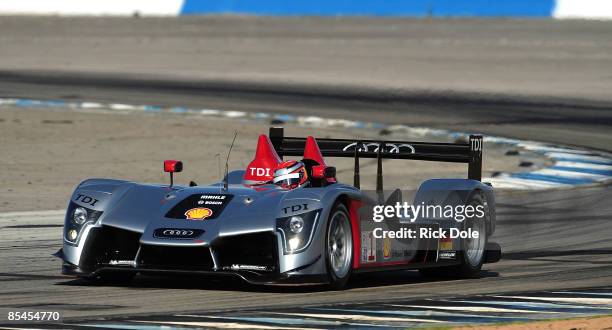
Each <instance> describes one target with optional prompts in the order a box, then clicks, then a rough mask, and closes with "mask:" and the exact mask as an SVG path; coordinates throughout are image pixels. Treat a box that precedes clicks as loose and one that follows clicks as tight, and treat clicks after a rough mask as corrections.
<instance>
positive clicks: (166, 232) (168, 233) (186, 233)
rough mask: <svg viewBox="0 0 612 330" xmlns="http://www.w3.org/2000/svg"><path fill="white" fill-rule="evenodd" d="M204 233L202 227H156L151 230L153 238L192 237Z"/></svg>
mask: <svg viewBox="0 0 612 330" xmlns="http://www.w3.org/2000/svg"><path fill="white" fill-rule="evenodd" d="M202 233H204V230H202V229H181V228H157V229H155V231H153V237H155V238H180V239H194V238H197V237H199V236H200V235H202Z"/></svg>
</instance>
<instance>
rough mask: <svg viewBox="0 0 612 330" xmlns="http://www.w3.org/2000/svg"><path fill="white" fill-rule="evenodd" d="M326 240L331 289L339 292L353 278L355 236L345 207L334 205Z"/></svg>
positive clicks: (326, 257)
mask: <svg viewBox="0 0 612 330" xmlns="http://www.w3.org/2000/svg"><path fill="white" fill-rule="evenodd" d="M325 238H326V240H325V251H326V253H325V263H326V266H327V274H328V276H329V282H330V287H331V288H333V289H335V290H339V289H342V288H343V287H344V286H345V285H346V283H347V282H348V279H349V277H350V276H351V271H352V261H353V234H352V230H351V223H350V220H349V215H348V211H347V209H346V207H345V206H344V205H342V204H340V203H337V204H336V205H334V207H333V209H332V211H331V213H330V216H329V220H328V221H327V230H326V235H325Z"/></svg>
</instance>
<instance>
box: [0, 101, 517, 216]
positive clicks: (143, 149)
mask: <svg viewBox="0 0 612 330" xmlns="http://www.w3.org/2000/svg"><path fill="white" fill-rule="evenodd" d="M268 127H269V125H268V123H267V122H247V121H243V120H238V119H223V118H214V117H202V116H194V115H176V114H144V113H130V114H120V113H108V112H106V113H100V112H98V113H79V112H73V111H70V112H69V111H52V110H28V109H6V108H3V109H0V138H1V141H2V143H1V144H0V155H2V156H1V158H0V166H2V169H3V171H2V172H0V211H17V210H35V209H39V210H41V209H61V208H64V207H65V204H66V201H67V200H68V198H69V196H70V193H71V192H72V190H73V189H74V187H75V186H76V185H77V184H78V183H79V182H80V181H82V180H84V179H87V178H92V177H105V178H120V179H127V180H133V181H143V182H167V180H168V179H167V175H166V174H165V173H163V171H162V162H163V160H164V159H180V160H182V161H183V162H184V164H185V168H184V172H183V173H180V174H178V175H177V182H178V183H179V184H187V183H188V182H189V181H190V180H194V181H195V182H197V183H199V184H206V183H212V182H215V181H217V180H219V178H220V175H219V166H218V158H217V157H215V155H216V154H222V155H223V157H225V155H226V152H227V149H228V147H229V144H230V142H231V139H232V135H233V132H234V131H238V132H239V138H238V140H237V143H236V146H235V148H234V151H233V152H232V157H231V160H230V169H239V168H245V167H246V165H247V164H248V163H249V161H250V160H251V159H252V157H253V156H254V150H255V145H256V139H257V136H258V135H259V134H267V131H268ZM286 127H287V128H286V134H287V135H294V136H306V135H314V136H318V137H339V138H349V137H353V138H355V137H361V138H368V137H370V138H372V137H377V136H378V132H364V131H356V130H349V129H333V130H332V129H312V128H303V127H297V126H293V125H287V126H286ZM377 138H380V137H377ZM391 138H393V139H397V138H399V137H397V136H393V137H388V139H391ZM485 148H486V149H485V150H486V151H485V158H484V164H485V172H484V175H485V176H486V175H490V174H491V172H492V171H493V170H496V171H499V170H502V171H517V170H519V168H518V166H517V165H518V162H519V158H506V157H503V152H504V150H502V149H498V148H487V146H485ZM331 163H332V164H334V165H335V166H336V167H337V169H338V176H339V178H340V180H341V181H343V182H352V180H353V177H352V175H353V172H352V168H353V160H352V159H334V160H333V161H332V162H331ZM384 169H385V180H386V181H385V182H387V187H391V184H393V185H394V186H397V187H402V188H405V189H410V188H415V187H416V185H417V184H419V183H420V182H422V180H425V179H427V178H432V177H465V176H466V172H467V167H466V165H464V164H450V163H426V162H402V161H395V160H389V161H385V162H384ZM375 173H376V161H375V160H363V161H362V188H364V189H372V188H374V187H375Z"/></svg>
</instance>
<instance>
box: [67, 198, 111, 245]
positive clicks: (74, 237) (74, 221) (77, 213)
mask: <svg viewBox="0 0 612 330" xmlns="http://www.w3.org/2000/svg"><path fill="white" fill-rule="evenodd" d="M101 215H102V211H96V210H92V209H89V208H86V207H83V206H79V205H77V204H75V203H70V205H69V206H68V211H67V212H66V221H65V222H64V239H65V241H66V242H67V243H69V244H73V245H74V244H77V243H78V241H79V236H80V235H81V231H82V230H83V228H85V226H86V225H87V224H90V223H94V222H96V221H98V218H99V217H100V216H101Z"/></svg>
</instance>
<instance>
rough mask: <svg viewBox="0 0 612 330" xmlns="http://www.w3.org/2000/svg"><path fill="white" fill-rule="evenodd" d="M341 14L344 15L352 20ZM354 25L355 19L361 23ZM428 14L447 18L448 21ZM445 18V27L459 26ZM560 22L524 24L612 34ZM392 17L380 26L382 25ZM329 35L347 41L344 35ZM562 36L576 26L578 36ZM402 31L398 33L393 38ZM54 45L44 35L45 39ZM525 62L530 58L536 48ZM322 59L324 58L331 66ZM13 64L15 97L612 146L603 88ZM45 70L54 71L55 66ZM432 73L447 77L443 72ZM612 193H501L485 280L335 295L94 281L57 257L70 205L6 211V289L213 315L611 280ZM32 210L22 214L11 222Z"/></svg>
mask: <svg viewBox="0 0 612 330" xmlns="http://www.w3.org/2000/svg"><path fill="white" fill-rule="evenodd" d="M13 23H14V22H13ZM26 23H27V22H26ZM494 23H496V22H490V23H489V24H492V25H494ZM0 24H1V23H0ZM14 24H16V23H14ZM137 24H140V23H137ZM279 24H280V23H279ZM300 24H303V23H300ZM322 24H331V23H322ZM333 24H340V25H341V24H342V20H339V21H337V22H336V21H334V23H333ZM346 24H348V25H349V26H351V24H355V23H354V22H348V23H346ZM428 24H434V25H435V22H433V23H428ZM439 24H440V25H441V27H440V29H443V28H444V26H445V25H446V24H449V23H445V22H440V23H439ZM466 24H467V23H466ZM499 24H501V25H506V26H507V25H511V26H513V27H515V28H516V29H518V30H520V29H521V28H520V26H521V24H520V23H518V24H511V23H509V22H508V21H502V22H499ZM550 24H551V23H548V22H537V21H536V22H530V23H528V24H522V25H523V26H527V28H530V29H532V30H533V31H536V32H538V31H539V32H540V33H542V34H544V35H546V36H549V35H552V36H557V37H558V38H559V39H563V40H566V41H567V43H565V44H563V43H562V44H563V45H564V46H563V47H567V48H568V49H567V50H566V51H567V52H569V53H571V54H580V53H581V52H582V51H584V50H585V49H584V47H582V46H580V45H578V46H576V45H575V44H573V43H572V42H571V41H572V40H577V39H580V36H581V35H585V34H586V35H589V36H591V38H592V39H597V38H598V37H600V38H603V40H605V39H606V38H609V36H610V33H609V31H611V30H612V27H611V26H610V25H609V24H608V25H606V24H602V25H597V24H595V25H593V26H591V25H589V24H586V23H585V24H582V23H580V24H579V23H575V22H569V23H567V24H566V25H563V24H561V25H559V26H560V27H558V28H557V29H552V28H551V27H550V26H549V25H550ZM555 24H557V23H555ZM559 24H560V23H559ZM179 25H180V24H179ZM380 25H384V24H380ZM380 25H376V24H373V26H374V27H376V26H380ZM468 25H469V24H468ZM366 29H367V28H366ZM400 29H401V28H400ZM281 30H282V29H281ZM450 30H452V29H450ZM252 31H255V32H252V33H253V35H251V37H252V38H254V39H255V40H257V29H255V30H252ZM289 31H290V29H289ZM337 31H346V30H341V29H340V30H337ZM458 31H460V29H459V30H458ZM533 31H532V32H533ZM524 32H530V31H524ZM276 33H280V34H282V32H278V31H277V32H276ZM327 33H330V34H332V37H334V36H333V31H332V32H327ZM376 33H378V34H380V33H384V31H383V32H380V31H378V32H376ZM491 33H495V31H492V32H491ZM597 33H601V35H598V34H597ZM606 33H607V34H606ZM16 34H18V33H16ZM289 34H290V33H289ZM338 34H339V36H337V37H335V38H336V39H342V38H344V37H345V36H344V35H343V32H338ZM558 34H561V36H559V35H558ZM517 35H518V37H516V38H517V40H518V42H517V43H516V46H517V47H518V48H517V49H518V50H517V52H519V53H520V52H521V51H523V52H525V53H527V54H529V52H531V51H532V50H531V49H532V48H534V46H533V43H525V42H520V41H521V40H522V39H521V37H520V35H521V33H517ZM562 36H567V39H564V38H563V37H562ZM291 37H292V38H293V37H294V36H291ZM464 37H465V38H468V37H469V36H464ZM389 38H391V39H393V37H392V36H390V37H389ZM468 39H469V38H468ZM513 40H514V39H509V41H508V42H510V43H512V42H513ZM346 43H347V44H348V46H350V44H351V40H350V38H348V39H346ZM43 46H44V43H42V46H40V45H39V47H43ZM572 47H577V48H575V49H574V48H572ZM581 47H582V48H581ZM536 48H537V47H536ZM587 50H588V49H587ZM599 50H600V51H601V53H600V58H604V59H605V60H604V61H603V63H608V62H607V58H608V56H610V53H609V52H608V50H607V49H603V48H602V49H599ZM4 51H6V50H4ZM590 54H591V55H592V53H590ZM245 55H247V54H242V56H245ZM252 55H253V56H257V54H252ZM591 55H589V56H587V58H589V57H590V56H591ZM481 56H484V57H486V56H487V55H486V54H484V55H481ZM492 56H493V55H492ZM568 56H569V55H568ZM26 57H27V56H26ZM51 57H53V56H51ZM493 57H494V56H493ZM578 57H580V56H578ZM383 59H384V57H383ZM375 60H377V61H378V60H380V58H376V59H375ZM477 60H478V59H475V60H474V61H477ZM523 60H524V61H525V63H530V57H529V56H525V57H524V58H523ZM591 60H592V62H589V63H596V62H597V60H596V59H594V58H591ZM285 61H286V62H285V64H287V63H291V62H290V61H291V60H290V59H289V58H286V59H285ZM570 62H571V63H570ZM570 62H568V63H566V64H567V68H559V67H557V70H561V71H563V70H567V71H569V72H574V73H577V72H587V71H588V72H597V71H599V73H600V74H601V77H602V78H601V80H600V81H596V85H597V86H599V88H601V89H606V88H607V89H608V90H610V86H611V84H610V75H609V70H610V67H606V66H601V67H599V68H595V69H593V68H589V69H588V70H587V69H584V70H583V68H584V62H580V61H579V59H578V60H575V61H570ZM481 63H482V64H481V65H482V66H483V67H482V68H480V69H479V70H481V71H486V70H487V69H489V68H491V69H493V68H494V67H496V66H497V65H498V63H495V62H494V61H488V62H487V61H481ZM597 63H599V62H597ZM319 64H320V65H321V66H324V62H321V63H319ZM296 65H298V64H296ZM572 65H573V67H572ZM26 66H27V65H26ZM2 67H3V68H4V71H3V72H1V73H0V96H2V97H28V98H45V99H57V98H62V99H72V100H74V99H83V100H102V101H114V102H124V103H146V104H151V103H159V104H174V105H186V106H201V107H209V108H222V109H227V108H230V109H231V110H248V111H258V110H261V109H265V110H266V111H278V112H289V113H296V112H298V113H301V114H303V113H305V112H306V113H313V114H317V115H322V116H327V117H347V116H350V117H352V118H371V117H372V116H373V112H372V110H373V109H376V112H375V113H376V119H377V120H378V121H383V122H400V123H406V124H416V125H426V126H435V127H445V128H463V130H466V129H468V130H479V131H482V132H484V133H495V134H497V135H506V136H511V137H517V138H525V139H535V140H540V141H550V142H558V143H563V144H569V145H577V146H581V147H589V148H594V149H602V150H607V151H610V150H611V147H610V146H612V143H611V142H612V135H611V134H610V128H611V127H612V111H611V106H610V105H611V104H612V102H611V100H610V99H609V98H606V97H604V96H602V95H603V93H601V94H599V93H590V94H589V93H587V94H588V95H587V94H580V93H576V94H575V95H569V97H568V94H566V93H565V92H564V91H565V90H564V89H561V88H560V89H557V90H555V89H546V88H542V93H541V94H542V95H537V94H538V93H537V92H538V91H537V89H536V88H534V90H535V92H534V93H531V94H529V95H527V94H522V93H519V94H520V95H519V94H517V95H514V96H513V95H510V94H507V93H506V94H503V93H501V94H500V93H497V92H487V93H482V94H481V93H477V91H476V92H475V91H469V89H468V88H466V89H461V88H457V89H456V90H454V91H453V90H451V91H443V89H444V88H441V89H440V90H436V89H435V88H434V89H432V90H428V91H423V90H416V89H414V90H410V89H409V90H407V91H401V92H399V91H394V90H389V89H383V91H384V93H382V92H381V89H376V87H375V86H374V87H368V86H365V87H364V86H350V85H347V84H338V86H337V87H335V88H334V87H333V86H334V85H333V82H332V83H329V82H328V84H327V85H326V84H323V83H321V84H318V85H317V84H315V83H313V82H312V81H305V82H299V81H298V82H293V83H291V84H289V83H282V82H279V81H276V82H265V81H264V82H256V81H252V80H251V81H247V82H237V81H221V82H219V81H218V80H215V79H212V78H211V79H209V78H207V77H201V78H198V77H193V76H190V77H187V78H185V77H183V78H181V79H178V78H176V77H167V76H165V77H164V76H163V72H161V73H160V72H158V75H156V76H155V77H153V76H151V77H145V76H143V75H142V74H134V73H133V72H132V73H130V74H122V75H120V74H117V73H113V72H94V71H95V70H93V68H94V66H91V65H90V67H89V69H90V70H87V69H88V67H86V66H84V67H80V68H79V70H78V71H80V72H78V73H74V72H70V70H66V69H65V68H63V69H62V70H53V69H54V68H55V67H53V66H51V67H49V66H47V67H44V68H41V67H32V70H30V69H28V68H19V69H18V70H17V69H14V68H13V67H12V66H10V65H3V66H2ZM516 68H519V66H517V67H516ZM43 69H45V70H46V71H44V72H42V71H41V70H43ZM357 69H358V67H355V68H353V70H357ZM544 69H546V70H548V71H546V72H549V71H551V70H554V68H550V67H544ZM49 70H50V71H49ZM84 71H87V72H84ZM526 71H529V70H526ZM524 73H525V75H530V74H531V75H533V74H534V73H533V72H531V73H528V72H524ZM515 74H516V73H515ZM518 75H520V74H518ZM570 76H571V75H570ZM143 77H145V78H143ZM574 77H576V80H575V81H571V80H568V81H565V82H564V84H569V85H570V86H571V85H572V84H573V88H574V89H576V90H580V89H582V87H581V86H583V85H582V83H583V82H584V81H581V79H583V80H584V79H586V80H589V79H587V78H584V77H581V76H579V75H574ZM251 78H252V77H251ZM442 78H443V77H442ZM475 80H478V79H475ZM481 81H482V83H483V84H485V83H486V81H484V80H481ZM430 83H431V84H434V85H435V81H433V82H430ZM511 83H513V82H509V84H511ZM329 84H331V85H332V88H330V87H329ZM364 85H367V84H364ZM476 85H477V84H476ZM500 85H503V84H501V83H500ZM471 87H474V86H471ZM477 87H478V86H476V87H474V89H477ZM502 87H503V86H502ZM445 88H446V87H445ZM610 200H612V191H611V189H610V186H598V187H589V188H581V189H564V190H557V191H552V192H546V193H542V192H516V193H504V194H500V195H499V196H498V229H497V233H496V234H495V238H494V240H495V241H497V242H499V243H500V244H501V245H502V247H503V249H504V256H503V260H502V261H501V262H499V263H497V264H492V265H487V266H486V267H485V269H486V271H485V272H484V273H483V278H481V279H478V280H460V281H448V280H445V281H442V280H438V281H434V280H428V279H424V278H422V277H420V276H419V275H418V273H416V272H393V273H385V274H369V275H363V276H359V277H356V278H355V279H354V280H353V281H352V282H351V283H350V285H349V288H348V289H347V290H345V291H341V292H327V291H323V290H322V289H320V288H274V287H273V288H261V287H251V286H245V285H241V284H239V283H233V282H216V281H209V280H190V281H185V280H178V279H173V278H141V279H138V280H136V281H135V282H134V283H133V285H132V286H130V287H116V286H90V285H87V284H85V283H84V282H82V281H79V280H71V279H67V278H64V277H62V276H60V275H59V274H58V272H59V262H58V261H57V260H54V259H53V258H52V257H50V256H49V254H50V253H53V252H55V251H56V250H57V249H58V248H59V247H60V239H59V238H60V233H61V228H60V227H58V225H59V226H61V213H51V214H42V215H38V214H33V215H15V214H14V215H5V216H3V220H2V223H1V224H0V226H1V227H3V228H2V232H1V234H0V235H2V240H0V251H1V255H2V258H1V259H0V262H1V263H2V264H1V267H0V269H2V271H1V272H0V276H1V277H2V281H1V282H0V294H1V297H2V298H3V299H2V301H1V302H0V307H1V308H39V307H40V308H44V307H46V308H55V309H58V310H62V311H64V312H65V314H66V317H68V318H75V319H79V318H91V317H98V316H102V315H106V316H118V315H150V314H167V313H179V312H180V313H183V312H190V311H194V312H200V313H201V312H212V311H224V310H225V311H227V310H230V311H236V310H243V309H248V308H265V307H266V308H267V307H276V308H279V307H292V306H295V307H300V306H305V305H317V304H337V303H346V302H373V301H374V302H380V301H383V302H393V301H396V300H406V299H423V298H445V297H457V296H467V295H478V294H509V293H516V292H522V291H542V290H561V289H581V288H597V287H606V286H609V285H610V283H611V282H612V241H610V234H611V233H612V222H611V221H610V220H612V205H611V203H610ZM19 218H21V220H22V221H19V222H17V223H9V222H10V221H11V220H18V219H19ZM11 226H12V227H11Z"/></svg>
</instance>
